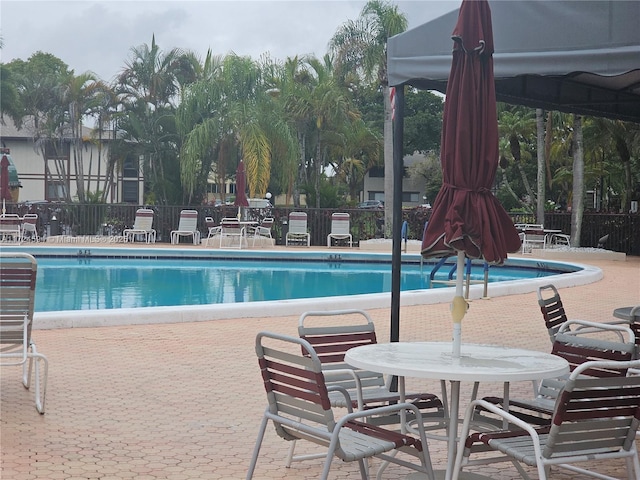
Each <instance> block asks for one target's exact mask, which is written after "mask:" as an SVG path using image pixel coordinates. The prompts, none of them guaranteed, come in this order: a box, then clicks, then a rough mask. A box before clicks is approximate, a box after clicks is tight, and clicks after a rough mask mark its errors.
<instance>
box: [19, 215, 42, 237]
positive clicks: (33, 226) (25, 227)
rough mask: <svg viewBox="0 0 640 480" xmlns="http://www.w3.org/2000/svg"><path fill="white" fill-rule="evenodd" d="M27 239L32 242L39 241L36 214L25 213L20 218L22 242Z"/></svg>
mask: <svg viewBox="0 0 640 480" xmlns="http://www.w3.org/2000/svg"><path fill="white" fill-rule="evenodd" d="M27 237H29V239H30V240H33V241H34V242H39V241H40V235H38V214H37V213H25V214H24V216H23V217H22V240H26V239H27Z"/></svg>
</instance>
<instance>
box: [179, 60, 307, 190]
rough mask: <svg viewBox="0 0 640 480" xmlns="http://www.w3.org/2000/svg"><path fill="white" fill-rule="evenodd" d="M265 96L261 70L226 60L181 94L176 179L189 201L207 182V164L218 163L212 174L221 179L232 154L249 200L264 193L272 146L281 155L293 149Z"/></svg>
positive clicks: (247, 63) (270, 100)
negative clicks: (180, 143)
mask: <svg viewBox="0 0 640 480" xmlns="http://www.w3.org/2000/svg"><path fill="white" fill-rule="evenodd" d="M266 90H267V88H266V87H265V84H264V82H263V76H262V71H261V68H260V65H259V64H258V63H256V62H254V61H253V60H251V59H250V58H249V57H239V56H237V55H234V54H231V55H228V56H226V57H225V58H224V59H223V60H222V62H221V65H220V66H219V68H216V69H215V70H214V71H212V72H211V75H210V76H209V77H208V78H205V79H203V80H201V81H199V82H197V83H195V84H194V85H192V86H191V87H189V88H188V89H187V90H186V91H185V93H184V95H183V98H182V103H181V105H180V107H179V109H178V126H179V130H180V133H181V136H182V138H183V147H182V151H181V158H180V172H181V173H180V178H181V181H182V183H183V185H184V186H185V189H186V191H187V192H188V193H189V194H190V195H191V194H192V193H193V191H194V188H195V187H196V183H195V180H196V179H200V181H202V179H203V178H204V180H205V181H206V176H207V175H208V173H209V168H204V169H203V168H202V166H203V165H205V163H206V162H205V163H203V162H204V160H205V159H206V158H208V157H211V156H212V155H213V157H214V158H217V165H218V170H217V173H218V175H219V176H222V178H224V172H225V171H226V165H227V162H228V160H229V159H230V158H229V155H228V153H229V152H235V151H237V152H238V154H237V155H238V157H237V158H234V159H233V160H234V165H235V163H236V162H237V161H238V160H239V159H240V158H243V159H244V162H245V167H246V170H247V184H248V187H249V195H250V196H263V195H264V194H265V193H266V191H267V187H268V185H269V181H270V175H271V159H272V152H273V148H274V145H276V144H277V145H278V146H277V148H278V151H279V152H281V153H286V152H287V151H289V150H290V149H291V146H292V145H295V142H294V140H293V137H292V136H291V132H290V131H289V129H288V126H287V124H286V122H285V120H284V119H283V117H282V116H279V115H277V113H278V110H277V109H274V108H273V102H274V100H273V98H272V97H271V96H270V95H269V94H268V93H267V92H266ZM236 149H237V150H236ZM294 151H295V147H294ZM194 174H196V175H195V176H194Z"/></svg>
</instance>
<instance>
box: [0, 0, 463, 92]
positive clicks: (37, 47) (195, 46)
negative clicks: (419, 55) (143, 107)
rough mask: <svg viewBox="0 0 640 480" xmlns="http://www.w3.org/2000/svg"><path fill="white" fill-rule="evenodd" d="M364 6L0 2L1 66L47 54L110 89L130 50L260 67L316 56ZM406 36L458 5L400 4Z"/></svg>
mask: <svg viewBox="0 0 640 480" xmlns="http://www.w3.org/2000/svg"><path fill="white" fill-rule="evenodd" d="M365 3H366V2H365V1H349V0H279V1H275V0H253V1H243V0H227V1H211V0H200V1H190V0H185V1H169V0H138V1H126V0H103V1H90V0H76V1H65V0H41V1H31V0H2V5H1V7H0V32H1V33H0V34H1V36H2V40H3V43H4V46H3V48H2V50H1V51H0V58H1V60H2V62H4V63H7V62H9V61H11V60H13V59H16V58H20V59H22V60H27V59H28V58H29V57H30V56H31V55H32V54H33V53H35V52H37V51H42V52H46V53H51V54H53V55H55V56H57V57H58V58H60V59H61V60H62V61H64V62H65V63H67V64H68V65H69V67H70V68H72V69H74V70H75V73H76V74H79V73H82V72H86V71H92V72H94V73H96V74H97V75H98V76H99V77H100V78H101V79H103V80H105V81H111V80H112V79H113V78H114V77H115V76H116V75H117V74H118V73H119V72H120V71H121V70H122V69H123V67H124V64H125V62H126V60H127V59H128V58H129V55H130V53H131V48H132V47H137V46H139V45H142V44H147V45H150V44H151V37H152V35H154V34H155V38H156V43H157V44H158V45H159V46H160V48H161V49H162V50H163V51H165V52H167V51H169V50H171V49H172V48H174V47H178V48H183V49H188V50H192V51H194V52H195V53H196V54H198V55H199V56H200V58H204V56H205V55H206V52H207V50H208V49H211V51H212V52H213V53H214V54H216V55H224V54H227V53H230V52H235V53H237V54H239V55H249V56H251V57H253V58H255V59H258V58H259V57H260V56H261V55H262V54H264V53H265V52H269V54H270V56H271V57H272V58H274V59H280V60H284V59H286V58H287V57H288V56H294V55H304V54H309V53H313V54H316V55H317V56H322V55H324V54H325V53H326V51H327V43H328V41H329V39H330V38H331V36H332V35H333V34H334V33H335V32H336V30H337V29H338V27H340V25H342V24H344V23H345V22H346V21H348V20H355V19H356V18H358V16H359V14H360V11H361V10H362V7H363V6H364V5H365ZM394 3H396V4H397V5H398V7H399V9H400V11H401V12H402V13H404V14H405V15H406V16H407V19H408V21H409V28H412V27H415V26H417V25H420V24H422V23H424V22H427V21H429V20H431V19H433V18H436V17H439V16H440V15H443V14H444V13H447V12H449V11H451V10H455V9H457V8H458V7H459V5H460V0H438V1H435V0H434V1H431V0H398V1H395V2H394Z"/></svg>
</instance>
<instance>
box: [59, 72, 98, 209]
mask: <svg viewBox="0 0 640 480" xmlns="http://www.w3.org/2000/svg"><path fill="white" fill-rule="evenodd" d="M108 90H109V88H108V87H107V86H106V85H105V84H104V83H103V82H101V81H99V80H98V79H97V78H96V76H95V75H94V74H93V73H90V72H87V73H83V74H81V75H78V76H75V75H70V76H68V77H67V78H66V79H65V80H64V82H63V83H62V84H60V85H59V87H58V88H57V90H56V93H57V94H58V97H59V100H60V103H61V105H62V106H64V108H65V109H66V112H67V115H66V118H67V122H68V126H69V135H70V143H71V146H72V153H73V164H74V167H75V172H76V195H77V196H78V202H80V203H84V202H86V200H87V198H86V191H87V190H88V188H85V187H87V186H88V185H86V184H85V182H86V178H85V174H84V158H83V151H84V143H85V141H86V140H88V139H85V138H84V134H83V126H82V125H83V121H84V120H85V119H86V118H87V117H88V116H90V115H92V114H93V113H95V112H97V110H98V108H99V105H100V101H101V99H102V95H104V94H106V93H107V91H108ZM89 171H91V167H89Z"/></svg>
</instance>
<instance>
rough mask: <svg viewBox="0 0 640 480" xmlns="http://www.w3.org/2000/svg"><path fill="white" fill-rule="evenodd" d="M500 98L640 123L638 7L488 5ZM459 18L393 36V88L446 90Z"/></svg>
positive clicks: (533, 2) (530, 0)
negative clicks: (455, 29)
mask: <svg viewBox="0 0 640 480" xmlns="http://www.w3.org/2000/svg"><path fill="white" fill-rule="evenodd" d="M489 4H490V7H491V12H492V24H493V36H494V45H495V53H494V56H493V58H494V75H495V81H496V96H497V99H498V100H500V101H503V102H507V103H512V104H520V105H527V106H530V107H539V108H545V109H547V110H558V111H564V112H573V113H580V114H584V115H592V116H602V117H608V118H615V119H619V120H626V121H632V122H640V28H638V18H640V2H636V1H634V2H631V1H629V2H627V1H615V0H613V1H547V0H542V1H540V0H524V1H517V2H505V1H490V2H489ZM457 18H458V11H457V10H455V11H453V12H450V13H447V14H445V15H443V16H441V17H439V18H436V19H435V20H432V21H431V22H428V23H425V24H423V25H420V26H418V27H416V28H413V29H411V30H408V31H406V32H404V33H401V34H399V35H396V36H394V37H391V38H390V39H389V43H388V56H387V62H388V75H389V85H391V86H398V85H403V84H407V85H412V86H415V87H417V88H420V89H428V90H437V91H440V92H442V93H444V92H445V91H446V84H447V79H448V76H449V72H450V69H451V59H452V54H451V52H452V49H453V40H451V34H452V32H453V29H454V27H455V25H456V21H457Z"/></svg>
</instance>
